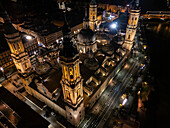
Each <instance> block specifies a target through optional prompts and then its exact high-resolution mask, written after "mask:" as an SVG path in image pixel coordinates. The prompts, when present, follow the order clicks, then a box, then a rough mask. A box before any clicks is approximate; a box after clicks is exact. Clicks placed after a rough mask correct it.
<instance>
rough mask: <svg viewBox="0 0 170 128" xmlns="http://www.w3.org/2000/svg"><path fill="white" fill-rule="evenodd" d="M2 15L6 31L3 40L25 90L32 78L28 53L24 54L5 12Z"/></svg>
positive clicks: (16, 33)
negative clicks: (7, 46) (8, 48)
mask: <svg viewBox="0 0 170 128" xmlns="http://www.w3.org/2000/svg"><path fill="white" fill-rule="evenodd" d="M4 14H5V15H4V21H5V23H4V26H5V30H6V34H5V38H6V40H7V42H8V45H9V47H10V51H11V57H12V59H13V62H14V64H15V66H16V68H17V70H18V73H19V75H20V76H21V79H22V81H23V84H24V86H25V88H26V89H27V86H28V85H29V83H30V82H31V80H32V78H33V75H32V74H33V70H32V65H31V62H30V59H29V56H28V53H26V52H25V49H24V46H23V43H22V39H21V36H20V33H19V31H18V30H16V29H15V28H14V26H13V25H12V23H11V21H10V18H9V16H8V14H7V13H6V11H5V12H4Z"/></svg>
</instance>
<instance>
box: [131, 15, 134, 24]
mask: <svg viewBox="0 0 170 128" xmlns="http://www.w3.org/2000/svg"><path fill="white" fill-rule="evenodd" d="M133 19H134V18H133V17H132V19H131V25H132V24H133Z"/></svg>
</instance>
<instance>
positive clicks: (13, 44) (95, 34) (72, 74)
mask: <svg viewBox="0 0 170 128" xmlns="http://www.w3.org/2000/svg"><path fill="white" fill-rule="evenodd" d="M139 11H140V10H139V9H138V3H136V6H135V8H134V9H133V10H131V12H130V17H129V19H130V20H129V23H128V25H127V29H126V35H125V41H124V42H123V40H122V34H121V33H119V34H118V35H113V33H112V32H111V30H109V29H107V30H108V31H107V32H106V31H105V29H103V27H102V25H101V26H99V28H98V29H97V27H96V24H97V3H96V1H95V0H91V2H90V5H89V21H88V19H87V15H86V17H85V20H84V22H83V24H82V25H83V29H81V28H79V27H80V26H79V27H78V28H79V29H81V30H80V31H77V27H75V29H76V31H77V32H78V34H77V37H76V36H75V37H74V35H73V37H74V39H75V42H74V45H73V41H72V35H71V33H72V32H71V29H70V26H69V25H68V22H67V19H66V14H67V11H65V10H64V19H65V22H64V26H63V27H62V36H63V37H62V38H63V41H62V44H61V45H62V47H61V49H60V52H59V58H58V56H57V55H56V57H54V59H55V60H56V61H55V64H54V65H51V64H50V63H49V62H48V61H44V59H43V58H42V57H41V55H39V57H38V59H39V62H38V63H37V65H38V66H37V68H35V69H33V68H32V64H31V61H30V57H29V55H28V53H27V52H26V50H25V48H24V45H23V41H22V39H21V35H20V33H19V31H18V30H16V29H15V28H14V26H13V25H12V24H11V21H10V19H9V17H7V18H4V25H5V26H6V34H5V38H6V40H7V42H8V45H9V47H10V51H11V57H12V59H13V62H14V64H15V66H16V68H17V71H18V74H19V76H20V78H21V79H22V81H23V85H24V87H25V89H26V91H27V92H28V93H29V94H30V95H32V96H34V97H35V98H37V99H38V100H40V101H42V102H44V103H45V104H46V105H47V106H49V107H50V108H51V109H53V110H54V111H55V112H56V113H57V114H59V115H61V116H63V117H64V118H65V119H64V118H63V120H67V121H68V122H70V123H71V124H72V125H73V126H78V125H79V124H80V122H81V121H82V120H83V119H84V117H85V109H86V108H89V109H90V108H92V107H93V106H94V104H95V103H96V101H97V100H98V99H99V98H100V96H101V95H102V93H103V92H104V91H105V89H106V88H107V87H108V85H109V84H110V83H112V82H113V78H114V77H115V76H116V75H117V74H118V73H119V71H120V69H121V68H122V66H123V65H124V64H125V62H126V60H127V59H128V57H129V56H130V52H131V48H132V46H133V41H134V38H135V34H136V27H137V22H138V18H139ZM110 25H111V24H109V25H108V27H110ZM20 30H21V29H20ZM21 31H22V30H21ZM74 31H75V30H74ZM29 34H31V33H29ZM115 36H118V37H117V40H118V41H113V40H111V39H110V38H113V37H115ZM35 37H36V35H35ZM43 38H44V37H43ZM37 39H38V37H37ZM115 40H116V39H115ZM58 59H59V61H58ZM49 60H50V59H49ZM56 64H58V65H59V66H58V67H57V68H56V67H55V65H56Z"/></svg>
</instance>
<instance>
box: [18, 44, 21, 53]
mask: <svg viewBox="0 0 170 128" xmlns="http://www.w3.org/2000/svg"><path fill="white" fill-rule="evenodd" d="M17 46H18V49H19V51H20V52H21V46H20V44H19V43H17Z"/></svg>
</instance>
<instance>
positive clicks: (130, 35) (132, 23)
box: [123, 0, 140, 50]
mask: <svg viewBox="0 0 170 128" xmlns="http://www.w3.org/2000/svg"><path fill="white" fill-rule="evenodd" d="M138 6H139V1H138V0H136V2H135V7H134V8H133V9H132V10H131V11H130V15H129V20H128V25H127V28H126V36H125V42H124V45H123V47H125V48H126V49H128V50H131V48H132V46H133V42H134V39H135V34H136V30H137V24H138V20H139V15H140V9H139V7H138Z"/></svg>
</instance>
